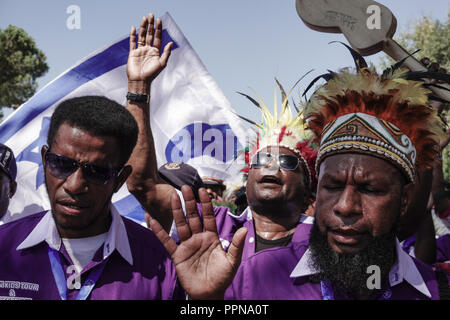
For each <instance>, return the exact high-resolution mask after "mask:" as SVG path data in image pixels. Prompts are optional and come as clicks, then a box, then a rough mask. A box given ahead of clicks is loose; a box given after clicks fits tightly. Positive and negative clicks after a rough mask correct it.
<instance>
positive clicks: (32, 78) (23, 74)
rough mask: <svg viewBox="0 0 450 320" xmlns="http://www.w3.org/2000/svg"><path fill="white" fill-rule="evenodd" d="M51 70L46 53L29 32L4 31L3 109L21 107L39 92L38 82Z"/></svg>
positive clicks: (0, 51)
mask: <svg viewBox="0 0 450 320" xmlns="http://www.w3.org/2000/svg"><path fill="white" fill-rule="evenodd" d="M47 71H48V65H47V63H46V57H45V54H44V53H43V52H42V51H41V50H39V49H38V48H37V46H36V43H35V41H34V39H33V38H31V37H30V36H29V35H28V34H27V33H26V32H25V30H23V29H21V28H19V27H16V26H12V25H10V26H8V28H6V29H4V30H2V29H0V106H2V107H10V108H17V107H18V106H20V105H21V104H22V103H24V102H25V101H26V100H28V99H29V98H30V97H31V96H32V95H33V94H34V93H35V91H36V88H37V81H36V79H37V78H39V77H40V76H42V75H44V74H45V73H46V72H47Z"/></svg>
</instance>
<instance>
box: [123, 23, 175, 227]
mask: <svg viewBox="0 0 450 320" xmlns="http://www.w3.org/2000/svg"><path fill="white" fill-rule="evenodd" d="M136 37H137V44H136ZM161 42H162V22H161V20H160V19H159V18H158V19H157V20H156V25H155V18H154V15H153V14H149V16H148V17H143V18H142V20H141V24H140V28H139V34H138V35H136V28H135V27H134V26H133V27H132V28H131V32H130V53H129V57H128V62H127V77H128V92H130V93H133V94H139V95H146V96H148V97H149V98H150V86H151V84H152V81H153V80H154V79H155V78H156V77H157V76H158V74H159V73H160V72H161V71H162V70H163V69H164V68H165V66H166V64H167V62H168V59H169V56H170V52H171V48H172V44H173V43H172V42H170V43H168V44H167V45H166V46H165V47H164V50H163V52H162V54H161V53H160V51H161ZM127 109H128V111H130V112H131V114H132V115H133V116H134V118H135V119H136V121H137V124H138V127H139V136H138V141H137V144H136V147H135V148H134V150H133V153H132V155H131V157H130V160H129V161H128V164H129V165H131V166H132V167H133V171H132V173H131V175H130V176H129V178H128V180H127V187H128V190H129V191H130V192H131V193H132V194H133V195H134V196H135V197H136V199H137V200H138V201H139V202H140V204H141V205H142V207H143V208H144V209H145V211H146V212H148V213H149V214H150V215H151V216H152V217H153V218H155V219H157V220H158V221H159V223H160V224H161V225H162V227H163V228H164V229H165V230H166V231H168V230H169V229H170V226H171V224H172V220H173V219H172V211H171V208H170V198H171V194H172V193H174V192H175V190H174V188H173V187H172V186H170V185H167V184H165V183H163V181H161V180H160V179H159V176H158V167H157V162H156V154H155V145H154V141H153V135H152V131H151V128H150V103H149V99H148V100H147V101H146V102H137V101H133V99H127Z"/></svg>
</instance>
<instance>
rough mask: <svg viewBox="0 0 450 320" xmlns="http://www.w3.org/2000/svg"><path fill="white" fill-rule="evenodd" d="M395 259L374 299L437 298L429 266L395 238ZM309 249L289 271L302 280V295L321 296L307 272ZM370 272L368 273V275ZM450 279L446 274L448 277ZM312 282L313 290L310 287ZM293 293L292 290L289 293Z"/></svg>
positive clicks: (437, 293)
mask: <svg viewBox="0 0 450 320" xmlns="http://www.w3.org/2000/svg"><path fill="white" fill-rule="evenodd" d="M396 253H397V262H396V263H395V264H394V266H393V267H392V268H391V270H390V272H389V278H388V279H387V280H386V281H385V282H384V283H382V284H381V291H380V293H379V294H378V295H377V296H376V297H373V298H374V300H430V299H431V300H439V290H438V283H437V280H436V275H435V273H434V271H433V269H432V267H431V266H429V265H427V264H425V263H423V262H421V261H419V260H417V259H415V258H413V257H411V256H410V255H408V254H407V253H406V252H405V251H404V250H403V249H402V247H401V245H400V243H399V242H398V240H397V241H396ZM310 257H311V253H310V251H309V250H307V251H306V252H305V253H304V254H303V256H302V257H301V259H300V261H299V262H298V263H297V265H296V266H295V269H294V270H293V271H292V274H291V275H290V277H291V278H293V279H296V281H302V285H300V286H298V287H297V289H298V290H299V291H303V287H305V288H306V292H307V293H308V296H305V298H304V299H315V300H320V299H322V292H321V288H320V284H316V283H315V284H312V283H311V282H310V281H309V276H311V275H313V274H315V273H317V271H316V270H314V269H312V268H311V266H310V264H309V260H310ZM369 276H370V274H368V277H369ZM448 280H449V281H450V278H448ZM312 286H314V290H313V291H314V292H312V291H311V288H312ZM293 294H294V293H293ZM335 299H336V300H348V299H350V298H349V297H343V296H336V295H335Z"/></svg>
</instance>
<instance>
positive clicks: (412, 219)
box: [397, 169, 433, 241]
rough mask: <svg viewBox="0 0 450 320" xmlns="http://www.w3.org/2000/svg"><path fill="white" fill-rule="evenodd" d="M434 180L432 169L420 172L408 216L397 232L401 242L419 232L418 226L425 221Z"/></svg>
mask: <svg viewBox="0 0 450 320" xmlns="http://www.w3.org/2000/svg"><path fill="white" fill-rule="evenodd" d="M432 179H433V175H432V170H431V169H430V170H427V171H419V172H418V181H417V183H416V185H415V187H414V194H413V197H412V201H411V203H410V204H409V206H408V209H407V211H406V214H405V215H404V216H402V217H401V219H400V227H399V230H398V232H397V237H398V239H399V240H400V241H402V240H405V239H406V238H408V237H410V236H412V235H413V234H415V233H416V232H417V226H418V225H419V223H420V222H421V221H422V220H423V216H424V213H425V212H426V210H427V204H428V199H429V197H430V192H431V184H432Z"/></svg>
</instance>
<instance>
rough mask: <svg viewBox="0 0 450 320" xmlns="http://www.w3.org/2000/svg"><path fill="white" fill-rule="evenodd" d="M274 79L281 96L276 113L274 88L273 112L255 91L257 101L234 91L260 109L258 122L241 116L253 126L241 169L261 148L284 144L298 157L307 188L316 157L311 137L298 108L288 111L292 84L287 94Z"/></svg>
mask: <svg viewBox="0 0 450 320" xmlns="http://www.w3.org/2000/svg"><path fill="white" fill-rule="evenodd" d="M300 80H301V79H300ZM300 80H299V81H300ZM275 81H276V83H277V85H278V86H279V88H280V91H281V96H282V102H281V111H280V114H279V115H278V107H277V90H276V87H275V101H274V112H273V114H272V113H271V112H270V110H269V109H268V108H267V106H266V104H265V103H264V101H263V100H262V99H261V98H260V97H259V96H258V95H257V94H256V97H257V99H258V101H256V100H255V99H253V98H252V97H250V96H248V95H246V94H244V93H241V92H238V93H239V94H241V95H243V96H245V97H247V98H248V99H249V100H250V101H251V102H252V103H253V104H254V105H256V106H257V107H258V109H259V110H260V111H261V115H262V123H261V124H258V123H255V122H254V121H251V120H248V119H246V118H244V117H241V118H242V119H244V120H246V121H248V122H250V123H251V124H253V125H254V126H255V127H256V139H255V140H254V141H251V142H250V148H249V149H248V150H247V153H246V157H245V158H246V164H247V167H246V168H244V169H243V171H244V172H247V173H248V170H249V168H250V159H251V158H252V157H253V156H254V155H255V154H256V153H258V152H259V151H261V150H262V149H264V148H266V147H269V146H278V147H285V148H287V149H289V150H291V151H293V152H294V153H295V154H296V155H297V156H298V157H299V159H300V160H301V163H302V165H303V168H304V170H305V172H306V174H307V176H308V184H309V187H311V188H312V190H314V189H313V188H314V185H315V168H314V165H315V160H316V156H317V150H316V149H315V148H314V147H313V145H312V143H311V138H312V137H313V136H312V134H311V132H310V131H309V130H307V129H306V127H305V124H304V119H303V112H302V110H299V109H298V108H297V106H296V105H295V104H294V107H295V109H296V111H297V113H296V114H294V115H293V114H292V110H291V107H290V105H289V100H288V99H289V95H290V94H291V92H292V90H293V88H294V87H295V85H294V86H293V88H292V89H291V90H290V91H289V93H288V94H286V92H285V91H284V89H283V87H282V85H281V84H280V83H279V82H278V80H277V79H275Z"/></svg>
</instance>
